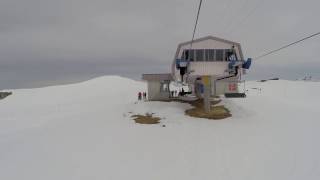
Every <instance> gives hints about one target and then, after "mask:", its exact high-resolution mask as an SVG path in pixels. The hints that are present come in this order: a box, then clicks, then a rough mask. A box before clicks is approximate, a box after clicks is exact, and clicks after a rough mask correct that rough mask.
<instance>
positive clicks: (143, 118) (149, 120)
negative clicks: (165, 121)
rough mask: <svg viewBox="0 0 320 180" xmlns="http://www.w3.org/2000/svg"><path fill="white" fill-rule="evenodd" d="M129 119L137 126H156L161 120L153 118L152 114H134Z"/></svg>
mask: <svg viewBox="0 0 320 180" xmlns="http://www.w3.org/2000/svg"><path fill="white" fill-rule="evenodd" d="M131 117H132V118H133V120H134V121H135V122H136V123H139V124H158V123H160V120H161V118H159V117H153V116H152V114H148V113H147V114H145V115H140V114H136V115H132V116H131Z"/></svg>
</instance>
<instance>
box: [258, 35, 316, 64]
mask: <svg viewBox="0 0 320 180" xmlns="http://www.w3.org/2000/svg"><path fill="white" fill-rule="evenodd" d="M318 35H320V32H317V33H314V34H312V35H309V36H307V37H304V38H302V39H299V40H297V41H295V42H292V43H290V44H287V45H284V46H282V47H280V48H277V49H275V50H272V51H269V52H266V53H264V54H262V55H260V56H257V57H255V58H253V59H255V60H258V59H261V58H263V57H266V56H268V55H270V54H273V53H276V52H278V51H280V50H282V49H285V48H288V47H290V46H293V45H295V44H298V43H300V42H303V41H305V40H307V39H310V38H312V37H315V36H318Z"/></svg>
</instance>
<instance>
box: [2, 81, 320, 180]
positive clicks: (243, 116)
mask: <svg viewBox="0 0 320 180" xmlns="http://www.w3.org/2000/svg"><path fill="white" fill-rule="evenodd" d="M246 88H247V89H248V97H247V98H245V99H224V100H223V103H224V104H225V105H226V106H227V107H228V108H229V109H230V110H231V113H232V114H233V116H232V117H231V118H228V119H225V120H220V121H214V120H206V119H196V118H191V117H187V116H185V115H184V110H185V109H188V108H190V106H189V105H187V104H181V103H175V102H170V103H165V102H138V103H135V102H136V94H137V92H138V91H145V90H146V84H145V83H143V82H138V81H133V80H129V79H125V78H121V77H117V76H106V77H101V78H97V79H93V80H90V81H87V82H83V83H78V84H71V85H64V86H53V87H45V88H39V89H21V90H13V95H11V96H9V97H7V98H6V99H3V100H1V101H0V179H1V180H13V179H15V180H20V179H28V180H44V179H45V180H57V179H59V180H79V179H101V180H102V179H103V180H106V179H107V180H112V179H116V180H124V179H130V180H144V179H145V180H150V179H152V180H169V179H170V180H180V179H181V180H188V179H193V180H200V179H201V180H212V179H220V180H231V179H234V180H249V179H252V180H271V179H273V180H275V179H279V180H301V179H308V180H319V179H320V140H319V138H320V118H319V103H320V93H319V92H320V83H318V82H300V81H284V80H280V81H267V82H264V83H261V82H249V83H247V84H246ZM253 88H254V89H253ZM256 88H257V89H256ZM260 89H261V90H260ZM130 112H132V113H134V114H135V113H146V112H153V113H156V116H159V117H161V118H163V119H162V120H161V123H160V124H157V125H140V124H135V122H134V121H133V120H132V119H131V118H130ZM163 124H165V125H166V127H162V125H163Z"/></svg>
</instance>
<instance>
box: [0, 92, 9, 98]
mask: <svg viewBox="0 0 320 180" xmlns="http://www.w3.org/2000/svg"><path fill="white" fill-rule="evenodd" d="M11 94H12V92H0V99H4V98H6V97H7V96H10V95H11Z"/></svg>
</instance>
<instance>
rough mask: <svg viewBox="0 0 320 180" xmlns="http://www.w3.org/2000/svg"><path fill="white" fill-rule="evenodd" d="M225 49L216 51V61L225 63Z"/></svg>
mask: <svg viewBox="0 0 320 180" xmlns="http://www.w3.org/2000/svg"><path fill="white" fill-rule="evenodd" d="M223 52H224V51H223V49H217V50H216V59H215V60H216V61H223Z"/></svg>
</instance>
